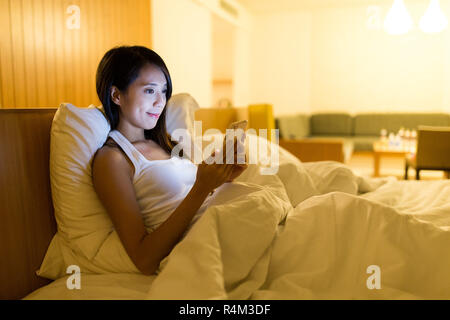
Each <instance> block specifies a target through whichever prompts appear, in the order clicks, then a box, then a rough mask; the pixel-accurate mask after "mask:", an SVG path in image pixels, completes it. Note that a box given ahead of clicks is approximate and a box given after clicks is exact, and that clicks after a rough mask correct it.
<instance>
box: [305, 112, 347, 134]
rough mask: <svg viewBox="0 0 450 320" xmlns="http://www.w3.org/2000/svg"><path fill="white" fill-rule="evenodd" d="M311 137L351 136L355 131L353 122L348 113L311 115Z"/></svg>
mask: <svg viewBox="0 0 450 320" xmlns="http://www.w3.org/2000/svg"><path fill="white" fill-rule="evenodd" d="M310 125H311V135H313V136H317V135H319V136H324V135H339V136H350V135H351V134H352V131H353V120H352V117H351V115H350V114H347V113H317V114H313V115H311V121H310Z"/></svg>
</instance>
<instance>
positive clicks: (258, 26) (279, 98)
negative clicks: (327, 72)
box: [250, 11, 311, 115]
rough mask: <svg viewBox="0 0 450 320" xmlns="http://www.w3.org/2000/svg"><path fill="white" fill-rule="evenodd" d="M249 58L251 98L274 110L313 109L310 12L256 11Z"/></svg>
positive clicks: (285, 111) (275, 112) (281, 111)
mask: <svg viewBox="0 0 450 320" xmlns="http://www.w3.org/2000/svg"><path fill="white" fill-rule="evenodd" d="M252 30H253V31H252V42H251V44H252V45H251V58H250V70H251V71H250V73H251V76H250V85H251V86H250V88H251V90H250V92H251V96H250V100H251V101H253V102H254V103H259V102H262V103H271V104H273V106H274V114H275V115H281V114H289V113H293V112H298V111H301V112H309V111H310V109H311V79H310V78H311V45H310V43H311V13H309V12H301V11H299V12H292V13H282V12H277V13H273V14H256V15H255V16H254V17H253V28H252Z"/></svg>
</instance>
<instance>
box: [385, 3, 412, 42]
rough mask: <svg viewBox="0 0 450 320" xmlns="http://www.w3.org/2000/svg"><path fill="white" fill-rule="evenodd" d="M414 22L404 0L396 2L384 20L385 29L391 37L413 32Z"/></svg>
mask: <svg viewBox="0 0 450 320" xmlns="http://www.w3.org/2000/svg"><path fill="white" fill-rule="evenodd" d="M412 26H413V21H412V19H411V16H410V15H409V12H408V10H406V7H405V4H404V3H403V0H394V4H393V5H392V8H391V9H390V10H389V12H388V13H387V15H386V19H385V20H384V28H385V30H386V32H387V33H389V34H391V35H401V34H405V33H407V32H408V31H409V30H411V28H412Z"/></svg>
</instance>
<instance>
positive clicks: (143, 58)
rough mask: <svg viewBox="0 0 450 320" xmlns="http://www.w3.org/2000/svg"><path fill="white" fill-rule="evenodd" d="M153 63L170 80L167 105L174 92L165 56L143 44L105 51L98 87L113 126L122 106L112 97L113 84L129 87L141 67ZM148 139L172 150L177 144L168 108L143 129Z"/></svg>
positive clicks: (97, 76)
mask: <svg viewBox="0 0 450 320" xmlns="http://www.w3.org/2000/svg"><path fill="white" fill-rule="evenodd" d="M147 64H152V65H154V66H156V67H158V68H159V69H160V70H161V71H162V73H163V74H164V77H165V78H166V81H167V91H166V105H167V101H169V99H170V97H171V96H172V80H171V78H170V74H169V70H168V69H167V67H166V64H165V63H164V60H163V59H162V58H161V57H160V56H159V55H158V54H157V53H156V52H154V51H153V50H150V49H148V48H146V47H142V46H121V47H116V48H113V49H111V50H109V51H108V52H106V53H105V55H104V56H103V58H102V60H101V61H100V64H99V65H98V68H97V75H96V87H97V95H98V97H99V99H100V101H101V102H102V105H103V108H104V109H105V113H106V117H107V118H108V120H109V123H110V125H111V130H114V129H116V128H117V125H118V124H119V106H118V105H116V104H115V103H114V102H113V101H112V99H111V88H112V86H115V87H117V89H119V91H126V90H127V88H128V86H129V85H130V84H132V83H133V82H134V81H135V80H136V79H137V78H138V77H139V72H140V71H141V69H142V68H143V67H144V66H145V65H147ZM144 136H145V139H151V140H153V141H154V142H156V143H157V144H159V145H160V146H161V148H163V149H164V150H165V151H166V152H168V153H169V154H170V153H171V152H172V149H173V147H174V144H173V143H172V142H171V139H170V136H169V135H168V133H167V129H166V108H165V106H164V109H163V112H162V113H161V117H160V119H159V121H158V122H157V123H156V126H155V127H154V128H153V129H150V130H144Z"/></svg>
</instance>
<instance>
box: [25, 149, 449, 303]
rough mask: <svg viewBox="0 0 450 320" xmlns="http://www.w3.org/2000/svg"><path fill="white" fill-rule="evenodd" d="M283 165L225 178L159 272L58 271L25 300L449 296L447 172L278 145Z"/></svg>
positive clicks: (162, 264)
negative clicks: (68, 281) (374, 174)
mask: <svg viewBox="0 0 450 320" xmlns="http://www.w3.org/2000/svg"><path fill="white" fill-rule="evenodd" d="M279 164H280V166H279V168H278V171H277V173H276V174H274V175H263V174H261V171H260V170H259V169H260V168H259V166H258V165H250V166H249V168H248V169H247V170H246V171H245V172H244V173H243V174H242V175H241V176H240V177H239V178H238V179H236V181H235V182H233V183H230V184H225V185H223V186H222V187H220V188H219V189H218V190H217V191H216V193H215V194H214V198H213V199H212V201H211V204H210V206H209V207H208V209H207V210H206V211H205V213H204V215H203V216H202V217H201V218H200V219H199V220H198V221H197V222H196V224H195V225H194V226H193V227H192V229H191V230H190V231H189V233H187V235H186V236H185V237H184V238H183V240H182V241H180V242H179V243H178V244H177V245H176V246H175V248H174V249H173V250H172V252H171V254H170V255H169V256H168V257H167V258H166V259H164V260H163V262H162V263H161V266H160V270H159V274H158V275H157V276H154V277H146V276H142V275H123V274H114V275H85V277H84V279H85V281H84V283H85V284H84V288H85V289H86V290H85V291H83V289H82V290H78V291H74V290H73V291H69V290H67V288H66V285H65V280H64V278H63V279H60V280H57V281H55V282H54V283H52V284H50V285H49V286H46V287H44V288H41V289H39V290H37V291H36V292H34V293H32V294H30V295H29V296H28V297H27V298H28V299H53V298H56V299H239V300H240V299H428V298H431V299H450V273H449V272H448V270H450V255H449V254H448V248H450V203H449V201H448V199H450V181H449V180H446V181H417V182H416V181H397V180H396V179H395V178H384V179H380V178H378V179H372V178H367V177H361V176H358V175H356V174H354V173H353V172H352V171H351V169H350V168H348V167H347V166H345V165H343V164H340V163H337V162H330V161H324V162H316V163H301V162H300V161H299V160H298V159H296V158H295V157H294V156H292V155H291V154H289V153H288V152H287V151H285V150H283V149H281V148H280V163H279ZM244 244H245V245H244ZM373 266H376V267H379V269H380V270H381V282H380V283H381V287H380V288H375V289H373V288H369V285H368V281H369V279H370V276H371V275H370V274H369V273H368V270H369V269H368V268H370V267H373ZM371 270H372V269H371ZM198 279H202V281H198ZM82 281H83V280H82Z"/></svg>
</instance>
